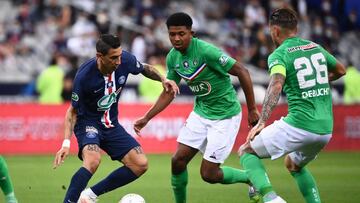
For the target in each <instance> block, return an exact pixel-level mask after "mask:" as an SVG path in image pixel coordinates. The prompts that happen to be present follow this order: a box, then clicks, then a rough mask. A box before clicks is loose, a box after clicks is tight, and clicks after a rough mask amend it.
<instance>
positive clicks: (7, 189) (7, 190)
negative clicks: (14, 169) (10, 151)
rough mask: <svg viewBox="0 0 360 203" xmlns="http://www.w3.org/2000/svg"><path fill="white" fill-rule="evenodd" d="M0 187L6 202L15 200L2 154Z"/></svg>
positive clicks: (0, 157)
mask: <svg viewBox="0 0 360 203" xmlns="http://www.w3.org/2000/svg"><path fill="white" fill-rule="evenodd" d="M0 187H1V190H2V191H3V193H4V194H5V199H6V202H14V203H16V202H17V201H16V198H15V195H14V188H13V185H12V183H11V179H10V176H9V171H8V167H7V165H6V162H5V159H4V158H3V157H2V156H0Z"/></svg>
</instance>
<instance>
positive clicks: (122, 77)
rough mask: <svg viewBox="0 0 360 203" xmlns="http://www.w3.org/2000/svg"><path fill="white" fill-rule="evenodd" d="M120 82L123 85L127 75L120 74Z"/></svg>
mask: <svg viewBox="0 0 360 203" xmlns="http://www.w3.org/2000/svg"><path fill="white" fill-rule="evenodd" d="M118 82H119V84H120V85H123V84H124V83H125V76H123V75H122V76H120V77H119V80H118Z"/></svg>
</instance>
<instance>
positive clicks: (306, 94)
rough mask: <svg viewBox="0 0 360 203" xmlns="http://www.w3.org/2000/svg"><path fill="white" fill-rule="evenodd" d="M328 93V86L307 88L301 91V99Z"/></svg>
mask: <svg viewBox="0 0 360 203" xmlns="http://www.w3.org/2000/svg"><path fill="white" fill-rule="evenodd" d="M329 94H330V88H328V87H326V88H319V89H316V90H309V91H306V92H302V93H301V96H302V98H303V99H307V98H312V97H320V96H327V95H329Z"/></svg>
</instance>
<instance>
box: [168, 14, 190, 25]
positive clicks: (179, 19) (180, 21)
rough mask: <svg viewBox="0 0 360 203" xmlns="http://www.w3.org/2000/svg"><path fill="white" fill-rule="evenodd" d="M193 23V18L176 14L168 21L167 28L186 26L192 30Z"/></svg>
mask: <svg viewBox="0 0 360 203" xmlns="http://www.w3.org/2000/svg"><path fill="white" fill-rule="evenodd" d="M192 24H193V21H192V19H191V17H190V16H189V15H188V14H186V13H183V12H179V13H174V14H172V15H170V16H169V17H168V19H167V20H166V25H167V28H168V29H169V27H170V26H186V28H189V29H191V26H192Z"/></svg>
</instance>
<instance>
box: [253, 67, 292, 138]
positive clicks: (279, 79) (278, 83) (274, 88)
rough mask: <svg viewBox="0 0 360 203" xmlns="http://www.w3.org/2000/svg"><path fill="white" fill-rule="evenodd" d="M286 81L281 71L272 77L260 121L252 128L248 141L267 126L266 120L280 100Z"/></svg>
mask: <svg viewBox="0 0 360 203" xmlns="http://www.w3.org/2000/svg"><path fill="white" fill-rule="evenodd" d="M284 83H285V76H284V75H282V74H280V73H275V74H273V75H272V76H271V77H270V83H269V86H268V88H267V90H266V94H265V98H264V103H263V105H262V110H261V115H260V119H259V122H258V123H257V124H256V125H255V126H254V127H253V128H252V129H251V130H250V132H249V134H248V137H247V141H250V140H253V139H254V137H255V136H256V135H257V134H259V132H260V131H261V130H262V129H263V128H264V127H265V123H266V121H267V120H268V119H269V117H270V115H271V113H272V111H273V109H274V107H275V106H276V104H277V103H278V102H279V98H280V95H281V90H282V87H283V85H284Z"/></svg>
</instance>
